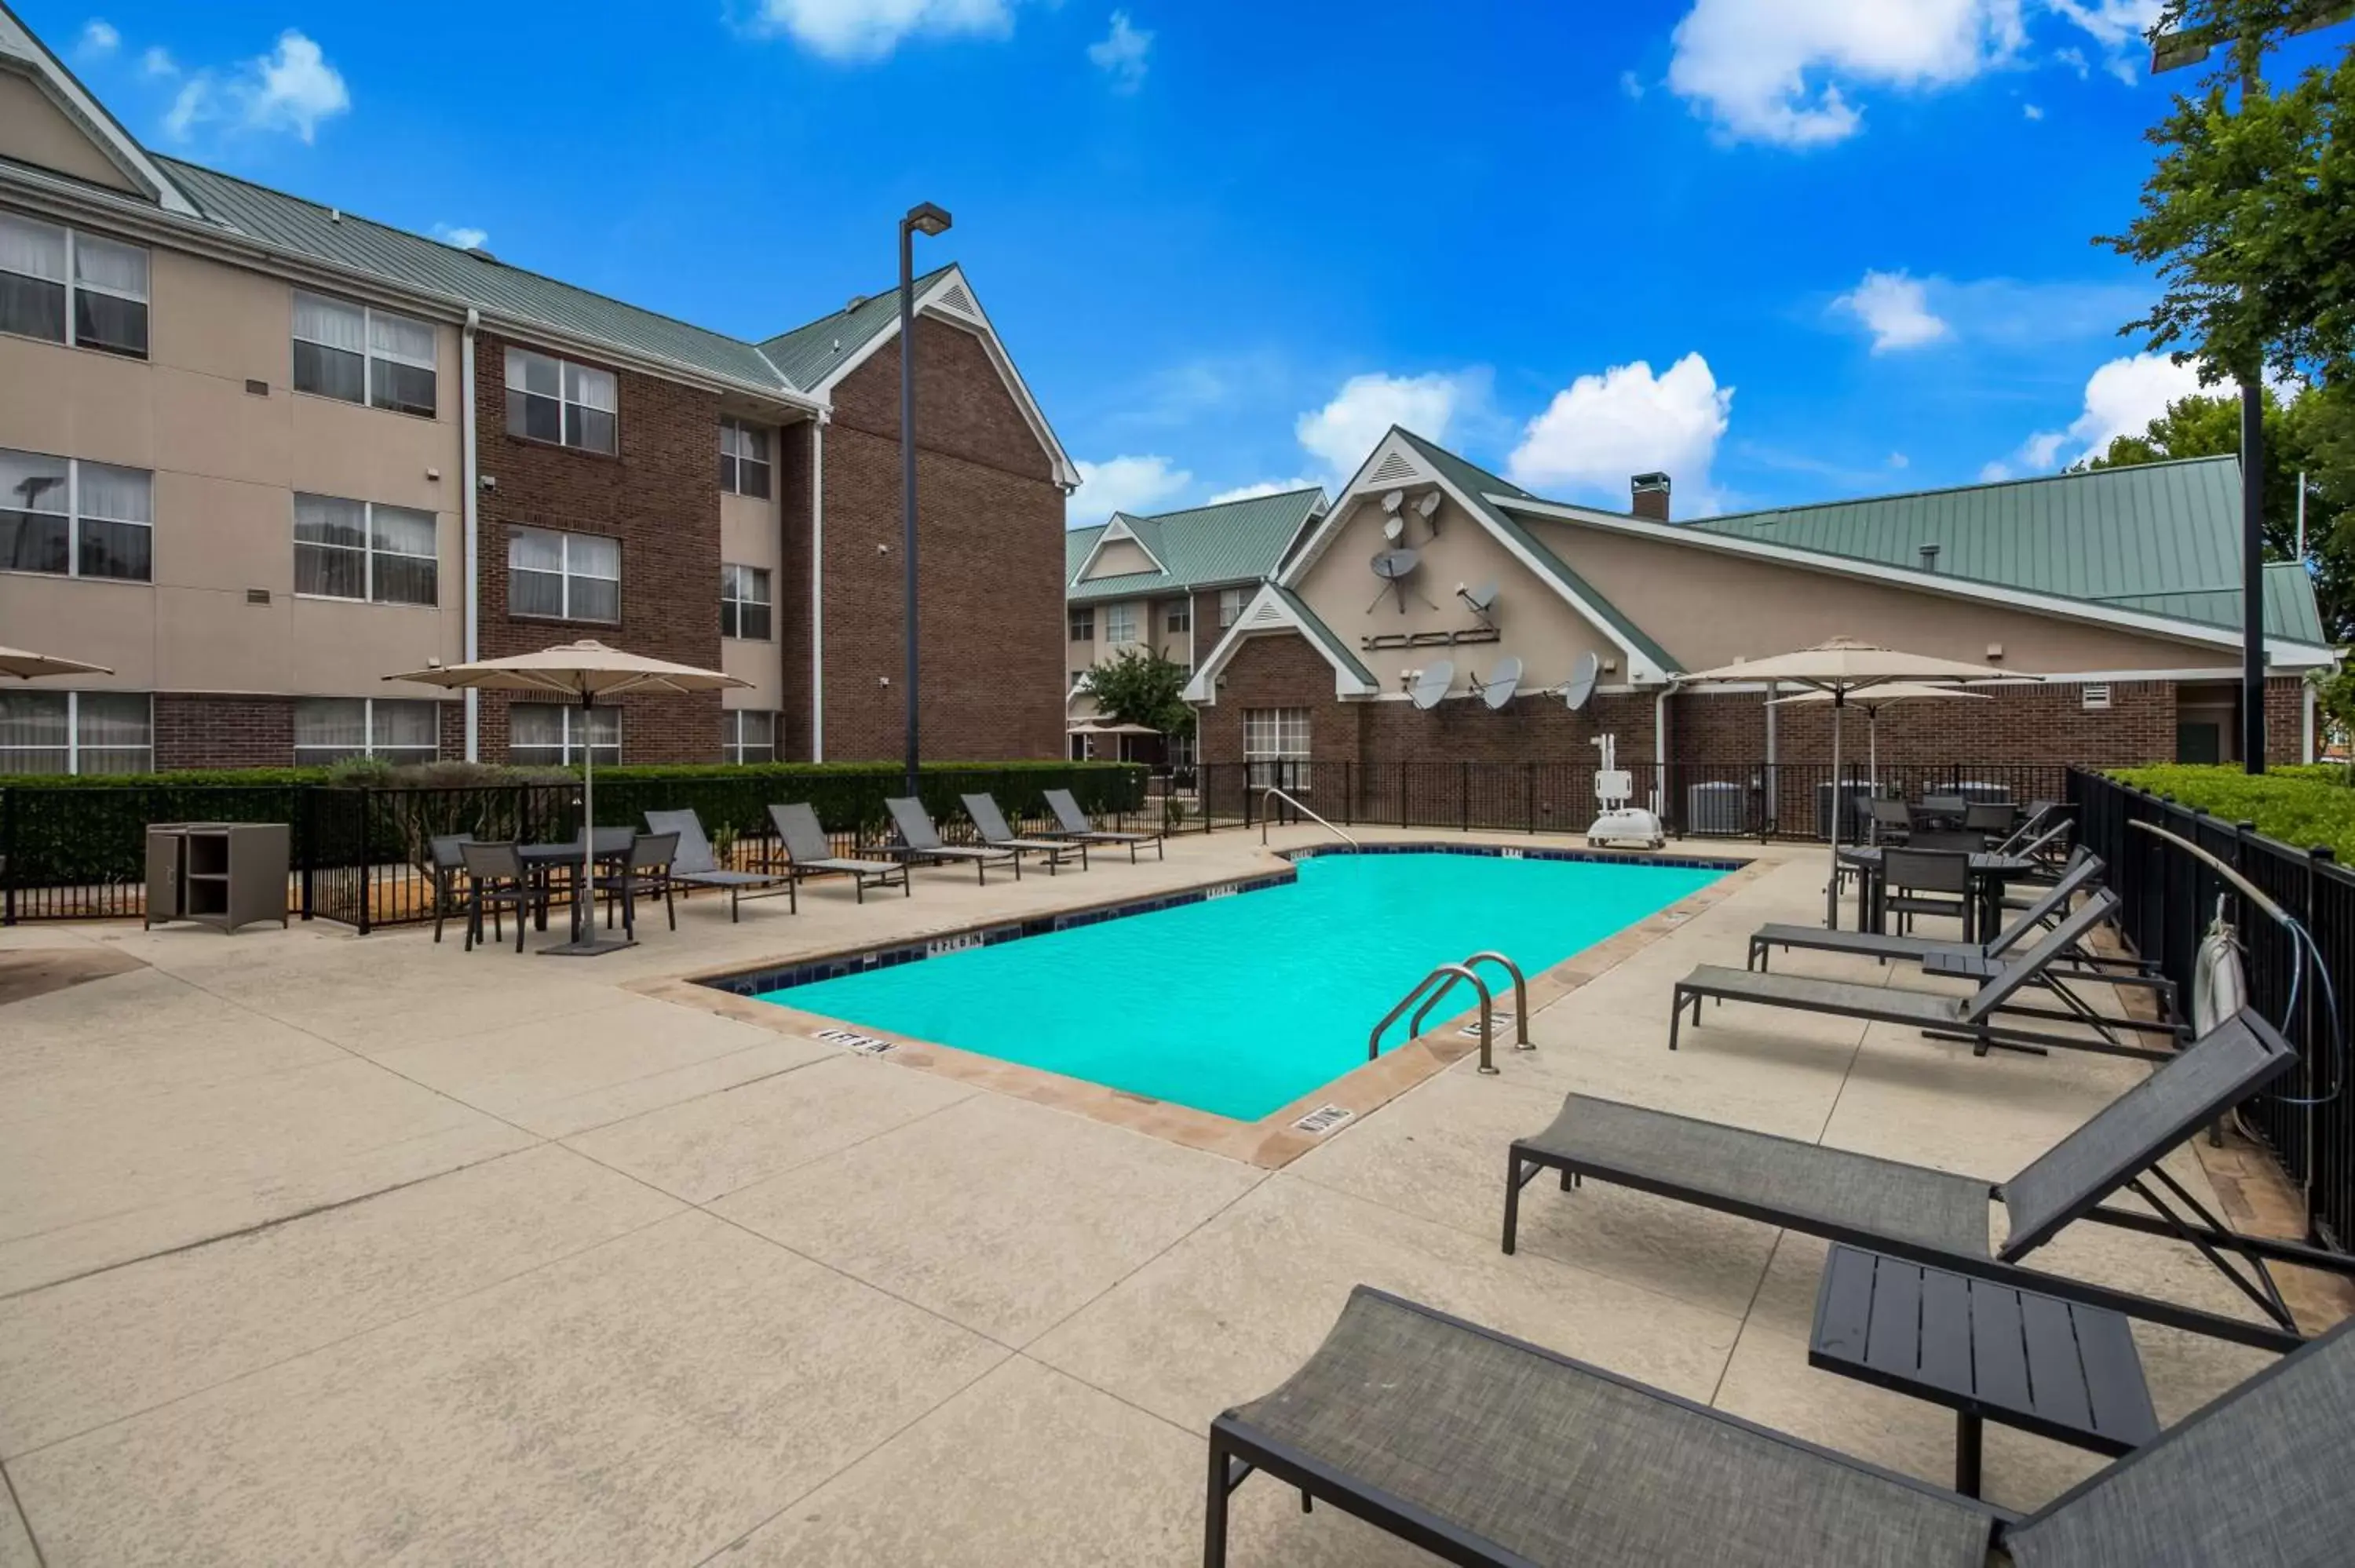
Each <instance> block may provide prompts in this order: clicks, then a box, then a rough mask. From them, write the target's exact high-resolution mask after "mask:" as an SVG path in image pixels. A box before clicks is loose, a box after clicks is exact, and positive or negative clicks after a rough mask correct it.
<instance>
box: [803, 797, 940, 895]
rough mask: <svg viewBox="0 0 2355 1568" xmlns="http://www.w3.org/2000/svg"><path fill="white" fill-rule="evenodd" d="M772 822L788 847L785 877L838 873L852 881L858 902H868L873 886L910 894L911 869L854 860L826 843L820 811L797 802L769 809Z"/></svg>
mask: <svg viewBox="0 0 2355 1568" xmlns="http://www.w3.org/2000/svg"><path fill="white" fill-rule="evenodd" d="M769 821H771V822H772V823H773V824H775V826H776V830H777V837H778V838H779V839H780V840H782V841H783V843H784V846H785V863H786V866H787V872H786V874H787V875H788V876H790V877H791V878H792V879H793V880H794V881H795V882H798V881H800V880H801V879H802V878H803V877H805V876H825V875H828V874H839V875H842V876H847V877H848V878H850V886H851V891H852V893H853V894H854V895H855V896H856V898H857V900H858V902H859V903H861V904H864V903H866V902H867V890H868V888H870V887H889V886H890V885H892V884H893V883H894V882H897V883H898V884H899V885H900V896H901V897H906V896H907V895H908V893H909V887H908V868H907V867H906V866H904V865H900V864H898V863H894V862H891V861H888V860H853V859H851V858H849V857H848V856H847V855H838V854H837V853H834V846H833V845H832V844H831V843H828V842H826V830H825V829H824V828H821V827H819V826H818V825H817V812H816V811H815V810H811V808H810V805H809V803H808V802H807V801H805V800H794V801H790V802H787V803H784V804H780V805H773V806H771V807H770V808H769Z"/></svg>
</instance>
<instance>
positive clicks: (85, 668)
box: [0, 648, 114, 681]
mask: <svg viewBox="0 0 2355 1568" xmlns="http://www.w3.org/2000/svg"><path fill="white" fill-rule="evenodd" d="M113 673H114V672H113V671H112V670H110V669H108V668H107V667H106V666H105V665H103V664H85V663H83V662H81V661H80V660H79V659H60V658H58V657H57V656H56V655H55V654H50V653H32V652H27V651H26V650H24V649H22V648H0V675H14V676H16V678H17V679H18V680H20V681H35V680H38V679H40V678H41V677H42V676H44V675H112V674H113Z"/></svg>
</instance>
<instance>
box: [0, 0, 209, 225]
mask: <svg viewBox="0 0 2355 1568" xmlns="http://www.w3.org/2000/svg"><path fill="white" fill-rule="evenodd" d="M10 63H13V64H14V65H15V66H16V67H17V68H19V69H24V70H25V71H26V73H27V75H29V76H30V77H31V78H32V79H33V83H34V85H35V86H37V87H38V88H39V89H40V90H41V91H42V94H43V96H45V97H47V98H48V100H49V101H50V102H52V103H54V104H56V105H57V106H58V108H59V109H60V110H62V111H64V112H65V115H66V117H67V118H68V119H69V120H71V121H73V122H74V123H75V124H76V125H77V126H79V127H80V130H81V132H82V134H83V135H85V136H88V137H89V138H90V140H91V144H92V145H93V146H95V147H97V148H98V150H99V151H100V152H101V153H103V154H105V155H106V160H107V162H109V163H111V164H113V165H114V166H115V167H116V168H118V169H121V170H122V171H123V174H124V175H127V176H129V177H130V178H131V179H133V180H134V181H136V182H137V183H138V184H140V185H144V186H146V187H147V192H148V194H149V195H150V196H154V197H155V200H156V202H157V203H158V204H159V205H161V206H162V207H164V209H165V211H167V212H176V213H178V214H179V215H180V216H181V217H196V216H197V208H196V204H195V203H193V202H191V201H190V200H188V198H187V197H186V196H185V195H183V194H182V193H181V190H180V187H179V186H177V185H174V184H173V183H172V181H171V178H170V176H169V175H165V173H164V171H163V170H162V169H161V168H160V167H158V166H157V164H156V163H155V160H154V159H153V158H150V157H149V156H148V155H147V150H146V149H145V148H144V147H142V146H141V145H140V144H139V143H137V142H135V141H133V139H132V136H131V133H130V132H127V131H125V130H124V129H123V125H122V123H121V122H119V121H117V120H116V119H115V118H114V116H113V115H112V114H109V113H108V112H107V111H106V110H105V109H104V108H103V107H102V106H101V104H100V103H99V101H98V100H96V99H95V98H92V97H91V95H90V91H89V90H88V89H86V88H84V87H83V86H82V84H81V83H80V82H79V81H76V80H75V79H74V76H73V73H72V72H71V71H69V70H68V69H66V68H65V66H64V64H63V63H62V62H61V61H59V58H58V57H57V56H55V55H53V54H51V53H50V52H49V50H48V46H47V45H46V44H43V43H42V42H41V40H40V39H38V38H37V37H34V36H33V31H32V29H31V28H29V27H27V26H25V24H24V23H23V22H21V21H19V20H17V19H16V14H15V13H14V12H12V11H10V10H9V9H8V7H7V6H5V5H0V64H10Z"/></svg>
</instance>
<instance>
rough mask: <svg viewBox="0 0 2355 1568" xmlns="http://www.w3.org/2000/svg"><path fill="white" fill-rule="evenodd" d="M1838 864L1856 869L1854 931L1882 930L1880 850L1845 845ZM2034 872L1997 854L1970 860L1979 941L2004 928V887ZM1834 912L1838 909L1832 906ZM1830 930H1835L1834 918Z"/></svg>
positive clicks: (2017, 859) (2027, 863)
mask: <svg viewBox="0 0 2355 1568" xmlns="http://www.w3.org/2000/svg"><path fill="white" fill-rule="evenodd" d="M1839 857H1840V860H1841V863H1844V864H1847V865H1852V866H1854V867H1856V869H1857V873H1858V875H1857V886H1856V928H1857V929H1858V930H1859V931H1878V930H1880V929H1881V846H1880V845H1879V844H1844V845H1842V846H1841V848H1840V852H1839ZM2035 869H2036V863H2035V862H2034V861H2032V860H2030V859H2027V858H2025V857H2023V856H2020V855H2012V854H1997V853H1994V852H1993V851H1991V850H1983V851H1981V852H1979V853H1976V854H1974V855H1972V856H1971V887H1972V896H1973V899H1974V900H1975V902H1976V903H1977V906H1978V907H1977V919H1976V920H1975V921H1974V924H1975V925H1976V926H1977V930H1978V939H1979V940H1980V941H1983V942H1984V941H1987V940H1988V939H1990V938H1993V937H1994V936H1995V934H1996V932H1997V931H1998V930H1999V929H2001V928H2002V926H2003V889H2004V884H2005V883H2007V882H2009V881H2010V880H2011V879H2012V878H2014V877H2018V876H2025V875H2026V874H2028V873H2030V872H2031V871H2033V870H2035ZM1833 907H1834V909H1835V911H1837V909H1838V906H1837V905H1835V906H1833ZM1833 928H1834V929H1838V917H1837V914H1835V917H1834V920H1833Z"/></svg>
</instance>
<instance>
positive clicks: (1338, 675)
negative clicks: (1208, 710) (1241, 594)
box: [1185, 582, 1382, 705]
mask: <svg viewBox="0 0 2355 1568" xmlns="http://www.w3.org/2000/svg"><path fill="white" fill-rule="evenodd" d="M1284 631H1293V632H1298V633H1299V634H1300V636H1301V637H1302V638H1303V639H1305V641H1307V643H1308V646H1309V647H1311V648H1313V649H1315V650H1316V652H1317V653H1318V654H1320V655H1321V656H1322V657H1323V658H1324V660H1325V662H1327V663H1328V664H1330V665H1332V666H1333V694H1334V695H1335V696H1337V697H1370V696H1376V695H1379V694H1380V692H1381V689H1382V688H1381V683H1380V682H1379V681H1377V680H1375V679H1374V673H1373V672H1372V671H1371V670H1369V669H1367V668H1366V666H1365V663H1364V662H1363V661H1362V660H1360V659H1359V657H1358V656H1357V654H1355V653H1353V652H1350V651H1349V645H1348V643H1346V642H1344V641H1341V640H1340V639H1339V638H1338V637H1337V636H1335V635H1334V634H1333V629H1332V628H1331V627H1329V626H1327V625H1326V624H1325V622H1324V621H1323V620H1319V619H1318V618H1317V615H1316V611H1315V610H1313V609H1309V608H1308V605H1307V601H1305V599H1302V598H1301V597H1300V596H1299V595H1298V594H1295V593H1294V592H1293V591H1292V590H1291V589H1289V588H1280V587H1278V586H1277V585H1276V584H1274V583H1273V582H1263V583H1262V584H1260V585H1259V591H1258V592H1257V593H1255V594H1253V595H1252V600H1251V602H1250V603H1249V604H1247V605H1245V606H1244V607H1243V611H1242V613H1241V615H1238V616H1237V617H1235V623H1234V624H1233V625H1232V626H1231V627H1229V628H1227V632H1226V635H1225V636H1223V637H1221V638H1220V639H1219V641H1218V644H1217V646H1215V647H1213V648H1212V649H1211V650H1210V652H1209V657H1208V658H1206V659H1204V660H1203V661H1202V662H1200V663H1199V664H1198V665H1196V666H1195V668H1194V674H1193V678H1192V679H1191V680H1188V682H1187V683H1186V691H1185V697H1186V700H1187V701H1188V702H1189V703H1201V704H1205V705H1209V704H1215V703H1216V702H1217V701H1218V700H1219V672H1220V671H1221V670H1223V669H1225V668H1226V667H1227V664H1228V662H1229V661H1231V659H1233V658H1234V656H1235V654H1236V652H1237V651H1238V650H1240V649H1241V647H1242V645H1243V644H1244V643H1245V642H1246V641H1249V640H1251V639H1252V638H1253V637H1261V636H1265V635H1266V634H1268V633H1269V632H1284Z"/></svg>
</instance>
